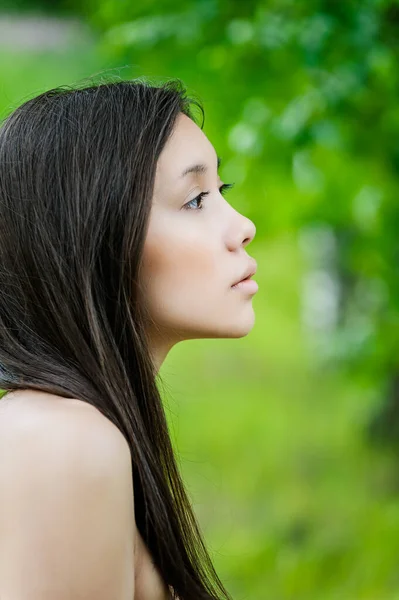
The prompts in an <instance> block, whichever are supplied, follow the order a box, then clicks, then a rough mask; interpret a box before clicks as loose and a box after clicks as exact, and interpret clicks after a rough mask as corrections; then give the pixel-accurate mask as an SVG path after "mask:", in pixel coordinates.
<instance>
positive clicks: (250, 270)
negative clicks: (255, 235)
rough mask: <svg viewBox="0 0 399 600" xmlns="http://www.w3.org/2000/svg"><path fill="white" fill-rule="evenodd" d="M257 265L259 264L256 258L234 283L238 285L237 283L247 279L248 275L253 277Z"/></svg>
mask: <svg viewBox="0 0 399 600" xmlns="http://www.w3.org/2000/svg"><path fill="white" fill-rule="evenodd" d="M257 267H258V265H257V262H256V260H252V261H251V262H250V263H249V265H248V266H247V268H246V269H245V271H244V272H243V274H242V275H241V277H240V279H238V281H236V282H235V283H233V284H232V285H236V284H237V283H240V281H242V280H243V279H247V278H248V277H252V275H255V273H256V269H257Z"/></svg>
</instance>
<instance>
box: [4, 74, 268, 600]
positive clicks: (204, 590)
mask: <svg viewBox="0 0 399 600" xmlns="http://www.w3.org/2000/svg"><path fill="white" fill-rule="evenodd" d="M193 105H197V106H198V107H199V108H200V110H201V111H202V114H203V109H202V107H201V105H200V103H199V102H198V101H196V100H193V99H189V98H188V97H187V94H186V91H185V89H184V86H183V85H182V83H181V81H180V80H176V79H174V80H170V81H168V82H167V83H164V84H162V85H159V86H154V85H150V84H149V83H148V82H145V81H143V80H133V81H117V82H108V83H104V82H103V83H101V84H96V85H90V86H87V87H84V86H80V87H75V88H72V87H67V86H62V87H60V88H57V89H53V90H50V91H47V92H45V93H43V94H41V95H39V96H37V97H35V98H33V99H31V100H29V101H27V102H25V103H24V104H22V105H21V106H19V107H18V108H17V109H16V110H14V112H13V113H12V114H11V115H9V116H8V117H7V118H6V119H4V121H3V123H2V127H1V129H0V365H1V369H0V389H3V390H6V391H7V392H8V393H7V394H6V395H5V396H4V397H3V398H2V399H1V401H0V598H1V599H2V600H3V598H4V600H22V598H23V599H24V600H50V599H51V600H78V599H82V600H83V599H85V600H111V599H112V600H132V599H133V598H134V600H161V599H165V598H179V599H180V600H211V599H212V600H215V599H218V600H222V599H227V598H231V596H230V595H229V594H228V593H227V591H226V590H225V588H224V587H223V585H222V583H221V581H220V580H219V578H218V576H217V574H216V572H215V570H214V567H213V565H212V562H211V560H210V557H209V555H208V552H207V550H206V547H205V545H204V543H203V540H202V537H201V533H200V529H199V527H198V525H197V522H196V519H195V516H194V513H193V511H192V508H191V505H190V501H189V498H188V496H187V494H186V491H185V489H184V485H183V482H182V480H181V478H180V474H179V471H178V468H177V465H176V461H175V457H174V454H173V450H172V445H171V440H170V436H169V432H168V427H167V422H166V418H165V413H164V410H163V406H162V402H161V396H160V393H159V391H158V388H157V379H158V377H159V375H158V371H159V368H160V366H161V364H162V362H163V361H164V360H165V357H166V356H167V354H168V352H169V351H170V349H171V348H172V347H173V346H174V345H176V344H177V343H178V342H181V341H183V340H188V339H199V338H240V337H243V336H245V335H246V334H248V332H249V331H250V330H251V328H252V327H253V324H254V311H253V307H252V302H251V300H252V298H253V295H254V293H255V292H256V283H255V282H254V281H251V282H247V283H244V284H240V285H239V286H237V287H233V286H234V284H236V283H237V282H239V281H241V280H243V279H244V278H249V277H250V276H251V275H252V274H253V273H254V272H255V270H256V262H255V261H254V260H253V259H252V258H250V257H249V256H248V254H247V252H246V249H245V247H246V246H247V245H248V244H249V243H250V242H251V241H252V239H253V237H254V235H255V226H254V224H253V222H252V221H250V220H249V219H248V218H246V217H244V216H242V215H241V214H240V213H238V212H237V211H236V210H235V209H234V208H233V207H232V206H231V205H230V204H229V203H228V202H227V201H226V200H225V199H224V197H223V195H222V194H223V193H224V191H225V190H227V189H228V187H230V185H229V184H227V183H224V182H222V181H221V179H220V177H219V175H218V166H219V162H220V160H219V159H218V157H217V155H216V152H215V149H214V148H213V146H212V144H211V143H210V142H209V140H208V139H207V137H206V136H205V134H204V133H203V131H202V127H203V122H202V124H201V126H200V127H199V126H198V125H197V123H196V120H195V118H194V115H193V112H192V109H191V107H192V106H193Z"/></svg>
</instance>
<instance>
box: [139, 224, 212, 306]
mask: <svg viewBox="0 0 399 600" xmlns="http://www.w3.org/2000/svg"><path fill="white" fill-rule="evenodd" d="M193 218H194V217H193ZM177 219H178V217H175V219H174V222H173V223H170V222H169V223H168V220H167V219H165V218H164V219H162V220H159V221H157V222H155V220H154V222H153V223H152V224H151V226H150V228H149V230H148V234H147V239H146V242H145V246H144V255H143V267H142V273H143V278H142V282H143V284H144V286H145V291H146V293H147V294H148V296H147V299H149V300H150V302H151V303H152V302H154V301H155V302H160V301H161V302H162V301H163V303H165V302H167V303H168V304H169V301H173V302H175V303H178V304H179V305H181V304H182V303H184V302H187V301H188V300H189V301H190V302H192V301H193V300H195V298H197V297H198V294H203V293H204V289H207V291H208V293H209V292H211V289H210V283H211V281H212V279H213V280H214V281H215V280H216V279H217V278H216V266H217V265H216V264H215V259H214V256H215V252H214V250H213V249H212V247H211V245H210V244H209V241H210V240H209V234H207V233H206V231H202V228H201V227H200V226H199V225H198V224H197V225H196V226H195V228H194V227H189V226H188V225H187V219H184V218H182V219H181V223H178V224H176V221H177ZM219 284H220V282H219ZM198 301H200V299H199V298H198Z"/></svg>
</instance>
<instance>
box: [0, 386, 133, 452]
mask: <svg viewBox="0 0 399 600" xmlns="http://www.w3.org/2000/svg"><path fill="white" fill-rule="evenodd" d="M7 396H8V395H6V396H5V397H3V398H2V400H1V401H0V448H1V443H2V441H5V440H6V441H7V443H11V445H13V443H12V442H13V440H17V439H18V441H19V443H18V448H20V447H21V446H20V444H21V442H25V443H29V442H28V440H29V439H30V436H33V439H34V438H35V436H39V437H41V436H42V435H44V436H45V437H46V438H50V439H53V441H54V442H56V440H58V441H59V443H60V448H59V449H60V450H61V449H63V450H65V451H67V452H70V451H73V450H74V449H75V450H77V449H78V447H79V444H83V446H84V448H83V450H84V451H85V452H87V453H90V451H91V450H93V454H94V456H98V453H100V454H101V453H102V452H104V453H107V452H108V451H109V450H112V448H110V447H109V445H112V447H113V448H114V450H115V451H117V452H118V451H120V452H121V453H122V454H124V455H125V458H129V459H130V449H129V445H128V443H127V441H126V439H125V438H124V436H123V434H122V433H121V431H120V430H119V429H118V428H117V427H116V426H115V425H114V424H113V423H112V422H111V421H110V420H109V419H107V418H106V417H105V416H104V415H103V414H102V413H101V412H100V411H99V410H97V408H96V407H95V406H92V405H91V404H89V403H88V402H85V401H83V400H79V399H77V398H62V397H61V396H56V395H54V394H47V393H42V392H35V391H31V390H26V391H25V390H23V391H22V392H19V391H18V392H17V393H16V395H15V396H13V397H12V399H11V396H12V394H11V395H10V398H8V397H7ZM19 436H22V440H21V439H19ZM60 436H61V437H60ZM64 442H68V443H67V445H66V446H63V443H64ZM92 444H95V446H94V447H93V445H92ZM22 447H24V445H23V446H22ZM3 450H5V449H3ZM80 450H81V449H80V447H79V452H80ZM2 457H4V454H3V453H1V454H0V460H1V458H2ZM110 458H112V457H110Z"/></svg>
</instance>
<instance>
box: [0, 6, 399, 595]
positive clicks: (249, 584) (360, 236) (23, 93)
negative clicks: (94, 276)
mask: <svg viewBox="0 0 399 600" xmlns="http://www.w3.org/2000/svg"><path fill="white" fill-rule="evenodd" d="M398 55H399V3H398V2H397V1H392V0H391V1H386V0H364V1H354V0H345V1H337V0H334V1H333V0H330V1H327V0H307V1H302V2H301V1H298V0H268V1H267V0H265V1H263V2H262V1H255V0H246V1H245V2H242V1H238V0H234V1H232V0H192V1H191V2H186V1H184V0H182V1H180V2H179V3H176V2H171V1H169V0H157V2H155V1H153V0H141V2H132V1H131V0H99V1H94V0H86V1H85V2H84V1H83V2H82V1H81V0H63V1H62V0H58V1H56V0H48V1H44V0H42V2H38V1H33V0H31V1H29V0H25V1H22V0H20V1H19V2H17V1H16V0H12V1H11V0H10V1H9V2H7V0H2V2H1V6H0V113H1V115H0V116H2V117H4V116H6V115H7V114H8V113H9V112H10V111H11V110H13V109H14V108H15V107H16V106H18V105H19V104H21V103H22V102H23V101H24V100H27V99H28V98H31V97H32V96H35V95H37V94H39V93H41V92H42V91H44V90H46V89H50V88H52V87H56V86H59V85H71V84H74V83H78V82H80V81H81V80H83V79H85V78H87V77H94V79H95V80H96V81H101V79H102V78H103V79H106V78H107V77H113V78H121V79H127V78H133V77H146V78H149V79H150V80H152V81H153V82H154V83H158V82H161V81H164V80H165V79H169V78H173V77H179V78H181V79H182V80H183V81H184V83H185V84H186V85H187V86H188V89H189V93H190V94H194V95H196V96H197V97H199V98H200V99H201V101H202V102H203V105H204V108H205V125H204V132H205V133H206V135H207V136H208V138H209V139H210V141H211V142H212V144H213V145H214V147H215V149H216V150H217V152H218V154H219V155H221V156H222V158H223V164H222V166H221V170H220V174H221V177H222V179H223V181H225V182H235V184H236V185H235V188H234V190H232V191H231V192H230V194H229V202H231V203H232V204H233V205H234V206H235V207H237V209H238V210H240V211H241V212H243V213H244V214H245V215H246V216H248V217H249V218H251V219H252V220H253V221H254V223H255V225H256V227H257V235H256V238H255V239H254V241H253V242H252V244H251V245H250V246H249V247H248V248H247V251H248V253H249V254H250V255H251V256H253V257H254V258H255V259H256V260H257V262H258V273H257V276H256V279H257V281H258V283H259V291H258V293H257V294H256V295H255V296H254V298H253V301H252V302H253V307H254V310H255V313H256V323H255V326H254V328H253V330H252V331H251V332H250V334H249V335H248V336H247V337H245V338H242V339H239V340H196V341H191V342H186V343H185V344H181V345H178V346H176V348H174V349H173V351H172V352H171V353H170V355H169V356H168V358H167V360H166V361H165V363H164V365H163V366H162V369H161V376H162V378H163V380H164V382H165V386H164V387H163V389H162V394H163V397H164V400H165V405H166V408H167V414H168V419H169V422H170V425H171V431H172V435H173V441H174V444H175V446H176V448H177V452H178V457H179V462H180V464H181V468H182V470H183V474H184V478H185V481H186V483H187V487H188V490H189V493H190V496H191V498H192V500H193V503H194V506H195V510H196V513H197V515H198V518H199V521H200V524H201V527H202V530H203V532H204V534H205V538H206V541H207V543H208V545H209V548H210V552H211V555H212V557H213V559H214V562H215V565H216V568H217V570H218V572H219V574H220V576H221V578H222V580H223V581H224V583H225V585H226V587H227V589H229V590H230V591H231V593H232V595H233V597H234V598H235V600H263V599H266V598H267V599H269V598H270V599H273V600H288V599H295V600H342V599H343V600H347V599H356V600H357V599H359V600H360V599H361V600H399V498H398V495H399V476H398V466H399V361H398V346H399V341H398V340H399V337H398V333H399V327H398V325H399V319H398V304H399V276H398V261H399V242H398V237H399V235H398V234H399V208H398V202H397V196H398V167H399V136H398V133H399V103H398V100H399V86H398V84H399V70H398V58H399V56H398Z"/></svg>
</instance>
